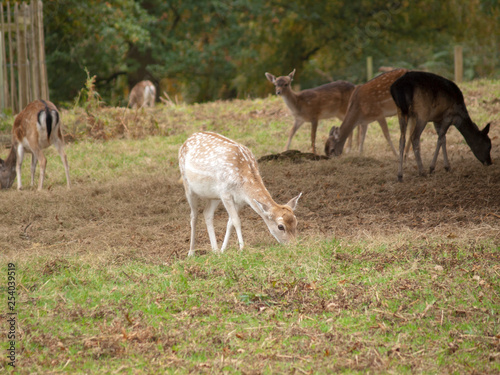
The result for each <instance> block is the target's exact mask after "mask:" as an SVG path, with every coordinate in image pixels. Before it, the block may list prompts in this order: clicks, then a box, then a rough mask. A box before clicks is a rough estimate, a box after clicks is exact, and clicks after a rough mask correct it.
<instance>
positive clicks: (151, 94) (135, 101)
mask: <svg viewBox="0 0 500 375" xmlns="http://www.w3.org/2000/svg"><path fill="white" fill-rule="evenodd" d="M155 99H156V87H155V85H154V84H153V82H151V81H141V82H139V83H137V84H136V85H135V86H134V87H133V88H132V90H131V91H130V95H129V100H128V105H129V106H130V108H133V109H135V108H142V107H154V105H155Z"/></svg>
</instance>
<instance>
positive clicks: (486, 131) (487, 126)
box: [481, 123, 490, 135]
mask: <svg viewBox="0 0 500 375" xmlns="http://www.w3.org/2000/svg"><path fill="white" fill-rule="evenodd" d="M489 131H490V123H488V125H486V126H485V127H484V129H483V130H481V133H483V134H484V135H488V132H489Z"/></svg>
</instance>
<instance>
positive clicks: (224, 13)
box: [44, 0, 500, 105]
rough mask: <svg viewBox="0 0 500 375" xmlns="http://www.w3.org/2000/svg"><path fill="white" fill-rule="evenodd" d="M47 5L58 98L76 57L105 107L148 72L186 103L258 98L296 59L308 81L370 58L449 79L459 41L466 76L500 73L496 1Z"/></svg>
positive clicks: (350, 75)
mask: <svg viewBox="0 0 500 375" xmlns="http://www.w3.org/2000/svg"><path fill="white" fill-rule="evenodd" d="M44 9H45V14H44V17H45V28H46V30H45V35H46V50H47V64H48V70H49V79H50V87H51V90H52V92H51V94H52V96H53V98H54V99H55V100H56V101H68V100H71V99H72V98H73V97H75V96H76V95H77V93H78V90H79V88H80V87H82V85H83V83H84V81H85V76H84V75H83V74H82V69H83V67H87V68H88V69H89V70H90V71H91V72H93V73H94V74H96V75H97V79H96V85H97V87H98V91H99V92H100V93H101V94H102V95H103V98H104V100H105V101H106V102H108V103H109V104H112V105H116V104H124V98H125V96H126V86H128V87H131V86H132V85H133V84H135V83H136V82H138V81H140V80H142V79H146V78H147V79H151V80H153V81H154V82H155V83H156V84H157V86H158V87H159V88H160V94H161V93H162V91H166V92H167V93H168V94H169V95H170V96H171V97H174V96H176V95H177V96H178V97H180V98H181V99H182V100H184V101H186V102H199V101H210V100H215V99H227V98H235V97H247V96H248V95H250V96H264V95H266V94H269V93H271V92H272V88H271V86H270V85H269V83H268V82H267V81H266V80H265V78H264V72H266V71H271V72H272V73H273V74H276V75H282V74H287V73H289V72H290V71H291V70H293V69H294V68H296V69H297V74H296V78H295V79H296V82H297V83H299V84H300V85H301V86H302V87H303V88H307V87H312V86H315V85H319V84H322V83H325V82H327V81H330V80H333V79H347V80H350V81H353V82H355V83H362V82H363V81H364V80H365V79H366V67H365V61H366V57H367V56H372V57H373V59H374V63H375V70H376V69H377V68H378V67H379V66H398V67H401V66H403V67H409V68H416V69H429V70H431V71H435V72H436V73H439V74H442V75H444V76H447V77H452V76H453V61H452V59H453V47H454V45H456V44H461V45H463V47H464V52H465V56H464V65H465V67H464V68H465V76H466V78H467V79H471V78H476V77H479V76H497V75H498V71H499V61H500V56H499V50H498V48H497V47H498V43H499V38H500V35H499V33H498V30H497V28H498V23H499V21H500V5H499V3H498V2H497V1H492V0H473V1H465V0H456V1H445V2H438V1H435V0H417V1H411V2H410V1H402V0H398V1H392V2H387V1H386V0H375V1H356V2H344V1H340V0H334V1H323V2H318V1H312V0H294V1H290V0H286V1H285V0H275V1H272V2H267V1H262V0H259V1H250V0H238V1H228V0H217V1H215V0H213V1H205V2H200V1H198V0H169V1H163V0H144V1H133V0H119V1H114V2H101V1H97V0H92V1H88V2H84V3H83V4H82V3H81V2H79V1H76V0H54V1H49V2H45V8H44ZM429 15H432V17H430V16H429ZM120 76H126V77H127V80H126V81H127V82H124V81H120V80H119V77H120Z"/></svg>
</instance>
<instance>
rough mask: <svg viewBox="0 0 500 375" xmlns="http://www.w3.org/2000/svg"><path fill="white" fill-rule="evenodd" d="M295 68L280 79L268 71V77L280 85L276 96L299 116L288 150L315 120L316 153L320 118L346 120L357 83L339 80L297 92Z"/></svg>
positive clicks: (312, 130)
mask: <svg viewBox="0 0 500 375" xmlns="http://www.w3.org/2000/svg"><path fill="white" fill-rule="evenodd" d="M294 75H295V69H294V70H293V72H291V73H290V74H289V75H287V76H281V77H278V78H276V77H275V76H274V75H272V74H270V73H266V77H267V79H268V80H269V81H270V82H271V83H272V84H273V85H274V86H275V87H276V95H280V96H282V97H283V100H284V101H285V104H286V105H287V107H288V109H289V110H290V112H291V113H292V115H293V117H294V118H295V123H294V125H293V127H292V129H291V131H290V135H289V137H288V142H287V144H286V147H285V150H288V149H290V144H291V143H292V138H293V136H294V135H295V133H296V132H297V130H298V129H299V128H300V127H301V126H302V124H303V123H304V122H310V123H311V147H312V152H313V153H314V154H315V153H316V131H317V128H318V123H319V120H322V119H328V118H332V117H337V118H338V119H339V120H341V121H342V120H343V119H344V116H345V113H346V110H347V104H348V103H349V98H350V96H351V94H352V92H353V90H354V85H353V84H352V83H350V82H347V81H335V82H331V83H327V84H325V85H322V86H318V87H315V88H312V89H307V90H302V91H300V92H295V91H293V90H292V87H291V83H292V81H293V77H294Z"/></svg>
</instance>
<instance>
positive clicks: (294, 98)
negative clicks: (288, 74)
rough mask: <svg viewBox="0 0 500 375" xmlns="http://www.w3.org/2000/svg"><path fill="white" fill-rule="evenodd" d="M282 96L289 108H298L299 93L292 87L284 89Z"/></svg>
mask: <svg viewBox="0 0 500 375" xmlns="http://www.w3.org/2000/svg"><path fill="white" fill-rule="evenodd" d="M281 96H282V97H283V100H284V101H285V104H286V105H287V107H288V108H290V109H291V110H295V109H296V108H297V103H298V95H297V94H296V93H295V92H293V91H292V89H291V88H289V89H288V90H284V91H283V93H282V94H281Z"/></svg>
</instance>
